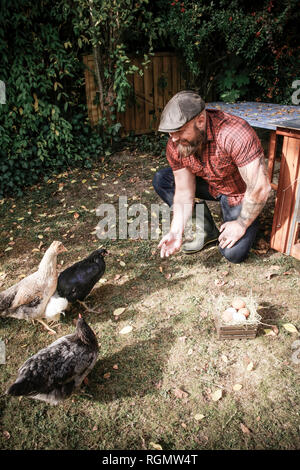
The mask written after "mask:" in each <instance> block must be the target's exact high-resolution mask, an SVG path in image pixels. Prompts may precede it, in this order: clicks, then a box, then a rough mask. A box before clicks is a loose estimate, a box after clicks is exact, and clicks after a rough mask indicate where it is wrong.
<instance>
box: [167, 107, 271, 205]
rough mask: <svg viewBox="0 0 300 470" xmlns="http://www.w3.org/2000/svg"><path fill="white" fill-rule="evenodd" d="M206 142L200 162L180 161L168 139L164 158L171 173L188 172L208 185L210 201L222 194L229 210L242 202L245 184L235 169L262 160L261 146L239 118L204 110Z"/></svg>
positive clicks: (181, 159) (246, 124)
mask: <svg viewBox="0 0 300 470" xmlns="http://www.w3.org/2000/svg"><path fill="white" fill-rule="evenodd" d="M206 115H207V125H206V132H207V142H206V144H205V145H204V148H203V153H202V155H201V158H199V157H198V158H197V157H195V155H190V156H189V157H182V158H180V157H179V155H178V152H177V150H176V146H175V145H174V143H173V142H172V139H171V138H170V139H169V140H168V143H167V149H166V155H167V159H168V162H169V163H170V166H171V168H172V170H173V171H176V170H180V169H181V168H189V169H190V170H191V171H192V172H193V173H194V174H195V175H196V176H201V178H203V179H204V180H206V181H207V182H208V184H209V192H210V193H211V195H212V196H213V197H215V198H216V197H217V196H219V195H220V194H225V195H226V196H227V199H228V203H229V205H230V206H236V205H238V204H240V203H241V202H242V200H243V197H244V194H245V191H246V184H245V182H244V180H243V179H242V177H241V175H240V173H239V170H238V168H239V167H242V166H244V165H247V164H248V163H250V162H252V160H255V159H256V158H260V157H261V156H263V154H264V153H263V148H262V146H261V142H260V140H259V138H258V136H257V135H256V132H255V131H254V129H252V127H251V126H250V125H249V124H248V123H247V122H246V121H245V120H244V119H242V118H240V117H237V116H233V115H231V114H228V113H225V112H223V111H219V110H212V109H210V110H206Z"/></svg>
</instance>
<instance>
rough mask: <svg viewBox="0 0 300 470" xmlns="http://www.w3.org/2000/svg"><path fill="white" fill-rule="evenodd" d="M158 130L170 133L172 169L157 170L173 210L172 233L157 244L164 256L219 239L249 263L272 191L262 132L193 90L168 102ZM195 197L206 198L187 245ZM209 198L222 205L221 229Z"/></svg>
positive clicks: (157, 184)
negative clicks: (207, 106) (214, 107)
mask: <svg viewBox="0 0 300 470" xmlns="http://www.w3.org/2000/svg"><path fill="white" fill-rule="evenodd" d="M158 130H159V131H160V132H167V133H168V134H169V136H170V138H169V140H168V143H167V148H166V156H167V160H168V162H169V164H170V167H169V168H164V169H162V170H159V171H158V172H157V173H156V174H155V176H154V179H153V186H154V189H155V190H156V192H157V193H158V195H159V196H160V197H161V198H162V199H163V201H164V202H166V203H167V204H168V205H169V206H170V207H172V208H173V218H172V223H171V227H170V231H169V232H168V233H167V234H166V235H165V236H164V237H163V238H162V240H161V241H160V243H159V245H158V247H159V248H160V254H161V257H168V256H170V255H172V254H173V253H175V252H176V251H179V250H180V248H181V246H182V251H183V252H184V253H186V254H190V253H196V252H198V251H200V250H202V248H203V247H204V246H205V245H207V244H208V243H211V242H214V241H217V240H218V241H219V250H220V252H221V254H222V255H223V256H225V257H226V258H227V259H228V260H229V261H231V262H232V263H240V262H242V261H244V260H245V259H246V258H247V256H248V253H249V251H250V248H251V246H252V245H253V242H254V240H255V236H256V233H257V230H258V215H259V214H260V212H261V211H262V208H263V207H264V205H265V203H266V201H267V199H268V196H269V193H270V190H271V187H270V183H269V179H268V175H267V171H266V167H265V161H264V153H263V149H262V146H261V142H260V140H259V138H258V136H257V134H256V133H255V131H254V130H253V128H252V127H251V126H250V125H249V124H248V123H247V122H246V121H245V120H244V119H241V118H239V117H237V116H233V115H231V114H229V113H225V112H223V111H219V110H209V109H208V110H206V109H205V103H204V101H203V100H202V98H201V97H200V96H199V95H198V94H197V93H195V92H194V91H192V90H185V91H181V92H179V93H177V94H176V95H175V96H173V98H172V99H171V100H170V101H169V102H168V103H167V105H166V107H165V108H164V110H163V113H162V116H161V121H160V125H159V129H158ZM195 198H198V199H202V200H203V201H202V202H201V203H200V204H201V206H199V207H197V205H196V207H194V213H195V214H196V227H197V231H196V236H195V238H194V240H193V241H191V242H186V243H184V244H183V245H182V238H183V232H184V229H185V226H186V224H187V221H188V220H189V219H190V218H191V216H192V212H193V206H194V201H195ZM206 200H209V201H219V202H220V204H221V210H222V215H223V220H224V223H223V224H222V225H221V227H220V232H219V231H218V229H217V227H216V225H215V223H214V220H213V218H212V215H211V213H210V211H209V209H208V206H207V204H206V202H205V201H206ZM199 208H200V209H201V210H195V209H199Z"/></svg>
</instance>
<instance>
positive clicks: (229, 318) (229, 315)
mask: <svg viewBox="0 0 300 470" xmlns="http://www.w3.org/2000/svg"><path fill="white" fill-rule="evenodd" d="M222 320H223V321H224V322H225V323H229V322H231V321H232V313H231V312H228V311H227V310H225V312H223V313H222Z"/></svg>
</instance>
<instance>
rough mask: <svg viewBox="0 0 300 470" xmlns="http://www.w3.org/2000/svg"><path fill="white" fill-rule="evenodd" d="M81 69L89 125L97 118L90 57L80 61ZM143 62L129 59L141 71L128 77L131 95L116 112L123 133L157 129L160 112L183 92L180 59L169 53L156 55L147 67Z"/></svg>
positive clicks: (92, 64) (98, 113)
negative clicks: (118, 111)
mask: <svg viewBox="0 0 300 470" xmlns="http://www.w3.org/2000/svg"><path fill="white" fill-rule="evenodd" d="M83 61H84V64H85V65H86V69H85V88H86V98H87V106H88V115H89V119H90V122H91V125H92V126H95V125H96V124H97V123H98V121H99V119H100V118H101V111H100V107H99V105H97V104H95V98H96V84H95V77H94V57H93V55H87V56H84V58H83ZM142 61H143V59H142V58H141V59H139V58H135V59H133V64H134V65H137V66H138V67H139V68H143V72H144V73H143V76H142V77H141V76H140V74H139V73H135V74H134V75H130V76H129V81H130V83H131V85H132V95H131V96H130V97H129V98H128V100H127V104H126V111H125V112H124V113H118V115H117V118H118V122H120V123H121V124H122V128H123V133H124V134H128V133H129V132H134V133H135V134H145V133H147V132H152V131H153V130H156V129H157V128H158V124H159V119H160V115H161V112H162V110H163V108H164V107H165V105H166V104H167V102H168V101H169V100H170V98H172V96H173V95H175V93H177V92H178V91H180V90H184V89H185V79H184V76H183V75H184V74H183V65H182V62H181V60H180V58H179V57H178V56H177V55H176V54H175V53H172V52H161V53H156V54H155V55H154V56H152V57H151V62H150V64H148V65H147V67H142V66H141V63H142Z"/></svg>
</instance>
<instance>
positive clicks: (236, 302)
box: [231, 299, 246, 310]
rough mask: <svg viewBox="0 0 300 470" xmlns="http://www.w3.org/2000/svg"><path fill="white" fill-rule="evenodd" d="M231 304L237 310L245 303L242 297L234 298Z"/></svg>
mask: <svg viewBox="0 0 300 470" xmlns="http://www.w3.org/2000/svg"><path fill="white" fill-rule="evenodd" d="M231 305H232V306H233V307H234V308H236V309H237V310H239V309H240V308H244V307H246V304H245V302H244V301H243V300H242V299H234V300H233V301H232V304H231Z"/></svg>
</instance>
